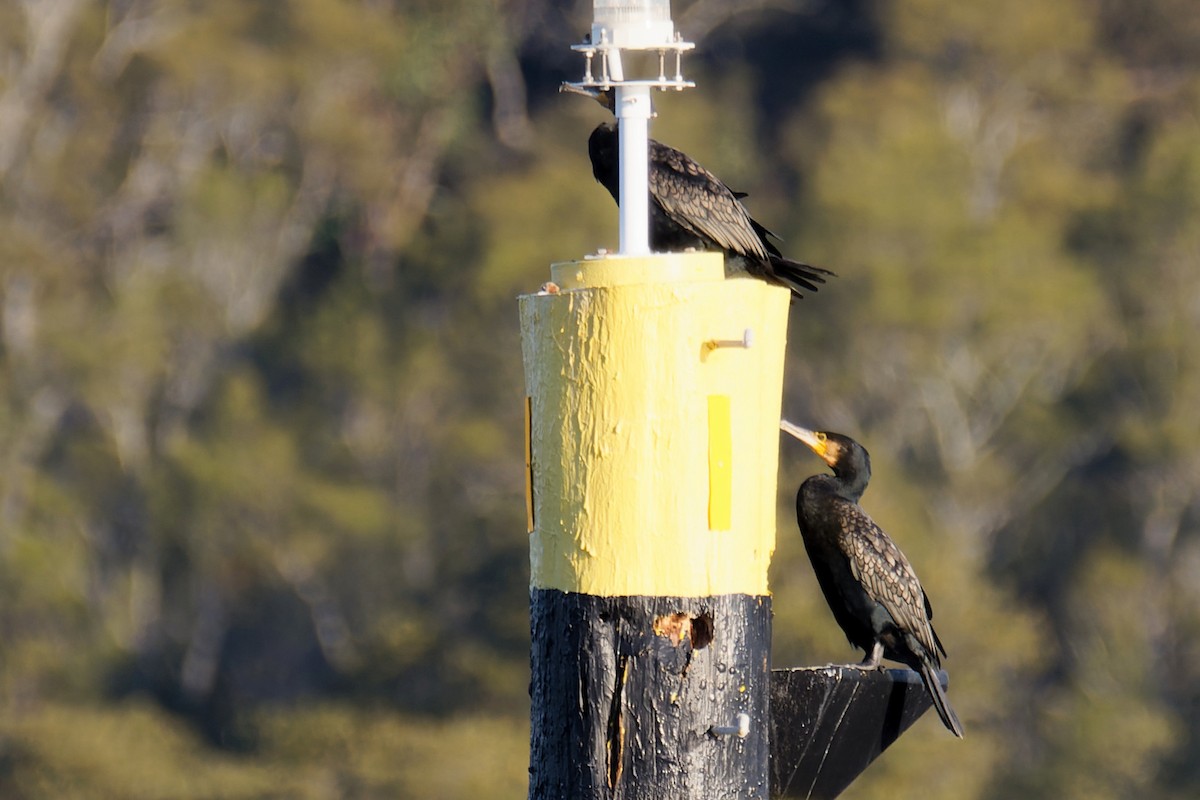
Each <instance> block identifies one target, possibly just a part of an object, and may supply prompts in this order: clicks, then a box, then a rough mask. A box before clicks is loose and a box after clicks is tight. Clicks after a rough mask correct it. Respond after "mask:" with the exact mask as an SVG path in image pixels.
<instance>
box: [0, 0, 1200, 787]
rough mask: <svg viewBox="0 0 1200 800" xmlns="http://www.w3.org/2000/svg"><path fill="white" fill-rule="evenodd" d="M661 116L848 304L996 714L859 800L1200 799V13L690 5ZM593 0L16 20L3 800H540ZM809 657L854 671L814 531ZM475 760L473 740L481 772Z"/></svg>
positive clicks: (876, 773) (604, 227)
mask: <svg viewBox="0 0 1200 800" xmlns="http://www.w3.org/2000/svg"><path fill="white" fill-rule="evenodd" d="M673 7H674V8H673V10H674V16H675V20H676V23H677V27H678V28H679V29H680V30H681V31H682V32H683V33H684V34H685V36H686V37H687V38H689V39H691V40H693V41H696V42H697V43H698V45H699V48H698V51H697V54H696V55H695V56H694V57H692V58H691V59H690V61H689V70H688V72H689V77H692V78H694V79H696V80H697V81H698V83H699V86H700V88H699V89H698V90H695V91H692V92H687V93H684V94H682V95H663V96H659V97H658V98H657V101H658V105H659V111H660V117H659V119H658V120H657V121H656V122H655V126H654V134H655V136H656V137H657V138H660V139H662V140H664V141H667V142H669V143H671V144H673V145H675V146H678V147H681V148H682V149H684V150H686V151H687V152H689V153H690V154H692V155H693V156H694V157H696V158H697V159H699V160H700V161H701V162H702V163H704V164H706V165H707V166H709V167H710V168H711V169H713V170H714V171H716V172H717V173H718V174H720V175H722V176H723V177H725V178H726V179H727V180H728V181H729V182H730V183H731V184H732V185H734V186H737V187H739V188H744V189H748V190H751V191H752V195H751V197H750V199H749V201H748V202H749V203H750V206H751V209H752V211H753V212H754V213H755V215H756V216H757V217H758V218H759V219H761V220H763V221H764V222H766V223H767V224H768V225H769V226H770V227H771V228H773V229H775V230H777V231H778V232H779V233H780V234H781V235H782V236H784V238H785V239H786V243H785V247H784V250H785V252H787V253H789V254H791V255H793V256H794V257H798V258H801V259H804V260H808V261H811V262H813V263H817V264H821V265H824V266H827V267H830V268H832V269H834V270H835V271H837V272H838V273H839V275H840V277H839V278H837V279H836V280H835V281H833V282H832V283H830V284H829V285H828V286H827V287H826V288H825V289H824V290H822V292H821V293H820V294H819V295H817V296H814V297H811V298H808V299H806V300H804V301H803V302H801V303H797V304H794V306H793V311H792V320H791V325H792V329H791V334H790V337H791V341H790V347H789V359H790V360H789V364H788V373H787V374H788V381H787V383H788V388H787V394H786V397H785V409H786V413H787V415H788V416H789V417H791V418H792V419H795V420H796V421H798V422H802V423H805V424H811V425H814V426H818V427H823V428H827V429H833V430H842V431H844V432H847V433H850V434H852V435H854V436H855V437H856V438H858V439H860V440H861V441H862V442H863V443H864V444H865V445H866V446H867V447H868V448H869V449H870V450H871V452H872V455H873V458H874V462H875V469H876V479H875V480H874V482H873V483H872V489H871V490H870V491H869V492H868V494H867V496H866V501H865V502H866V505H867V507H868V509H869V510H871V511H872V512H873V513H874V515H875V516H876V517H877V518H878V519H879V520H880V522H881V523H883V525H884V527H885V528H887V529H888V530H889V531H891V532H892V533H893V535H894V536H895V537H896V538H897V539H898V540H899V541H900V543H901V544H902V546H903V547H904V548H905V550H906V551H907V552H908V553H909V555H910V557H912V559H913V560H914V561H915V563H916V565H917V567H918V570H919V571H920V573H921V574H922V577H923V579H924V581H925V583H926V586H927V588H928V590H929V593H930V595H931V597H932V599H933V602H934V604H935V608H936V610H937V612H938V617H937V622H938V628H939V631H940V632H941V634H942V638H943V639H944V640H945V641H946V642H947V644H948V646H949V649H950V655H951V658H950V660H949V661H948V662H947V666H948V668H949V670H950V672H951V675H952V680H953V683H952V686H953V688H952V696H953V699H954V703H955V705H956V707H957V708H958V710H959V712H960V715H961V716H962V718H963V721H964V723H965V724H966V726H967V732H968V737H967V739H966V740H965V741H964V742H961V743H958V742H954V741H952V740H951V739H950V738H949V737H948V736H947V734H946V733H945V731H944V730H943V729H942V728H941V727H940V725H938V724H937V722H936V720H932V719H930V720H925V721H923V722H922V723H921V724H920V725H918V726H917V728H915V729H914V730H913V731H912V732H910V733H909V734H908V735H906V737H905V738H904V739H902V740H901V741H900V742H899V743H898V744H897V745H896V746H895V748H894V749H893V750H891V751H890V752H889V754H888V755H887V756H885V757H884V758H883V759H882V760H881V761H879V762H877V764H876V765H875V766H873V767H872V769H871V770H869V771H868V772H867V773H866V774H865V775H864V777H863V778H862V779H861V780H860V781H859V782H858V783H857V784H856V785H855V786H853V787H852V788H851V790H850V791H849V792H848V793H847V795H846V796H847V797H851V798H859V799H860V800H863V799H867V798H884V797H908V796H922V797H928V798H933V799H935V800H936V799H938V798H947V799H948V798H956V799H958V800H961V799H962V798H978V799H979V800H1000V799H1002V798H1016V797H1020V798H1034V799H1035V800H1036V799H1037V798H1046V800H1049V799H1050V798H1083V797H1087V798H1128V797H1134V796H1142V797H1155V798H1166V799H1167V800H1171V799H1172V798H1180V799H1182V798H1192V797H1196V796H1197V795H1198V794H1200V413H1198V411H1197V410H1198V409H1200V116H1198V115H1197V111H1196V109H1197V108H1198V107H1200V16H1197V15H1196V14H1195V13H1194V9H1193V8H1192V2H1191V0H1060V1H1059V2H1056V3H1045V2H1034V0H1019V2H1016V3H1001V2H997V1H996V0H984V1H983V2H977V3H962V2H953V1H952V0H843V2H834V0H797V2H788V1H787V0H782V1H781V0H752V1H751V2H747V3H740V4H731V3H721V2H717V0H693V1H692V2H688V1H687V0H676V2H675V3H674V4H673ZM589 20H590V3H581V2H573V3H570V4H561V3H560V4H555V3H550V2H547V1H546V0H510V2H506V3H504V2H498V1H497V0H358V1H357V2H356V1H355V0H289V1H288V2H278V1H277V0H213V1H212V2H207V3H195V2H185V1H184V0H110V1H109V2H84V0H56V2H41V1H40V0H11V2H7V3H4V4H0V52H2V55H3V57H2V58H0V419H2V421H3V424H0V440H2V441H3V446H2V447H0V459H2V460H0V796H3V797H5V798H51V797H53V798H59V797H67V796H69V797H81V798H92V797H95V798H109V797H129V798H200V797H205V798H214V797H222V798H276V797H278V798H283V797H297V798H335V797H413V798H451V797H461V798H492V797H495V798H501V797H503V798H511V797H519V796H523V795H524V792H525V778H526V774H525V770H526V766H527V764H526V758H527V727H528V717H527V714H528V696H527V693H526V689H527V680H528V650H527V648H528V630H527V586H528V566H527V542H526V536H525V532H524V515H523V505H522V501H521V494H522V480H523V479H522V477H521V469H520V459H521V455H520V453H521V451H522V446H521V442H520V438H521V428H522V426H521V419H520V408H521V397H522V395H523V379H522V375H521V369H520V347H519V341H518V334H517V315H516V304H515V300H514V298H515V296H516V295H517V294H519V293H522V292H527V291H532V290H536V288H537V287H538V286H539V285H540V284H541V283H542V281H544V280H545V279H546V278H547V276H548V264H549V262H551V261H555V260H564V259H569V258H574V257H578V256H580V255H582V254H584V253H587V252H591V251H593V250H595V249H596V248H597V247H601V246H612V245H614V244H615V240H616V215H615V212H614V209H613V207H612V203H611V200H610V199H609V198H608V196H607V195H606V193H605V192H604V191H603V189H601V188H600V187H599V186H597V185H595V184H594V182H593V181H592V179H591V175H590V168H589V165H588V163H587V158H586V152H585V150H586V148H585V141H586V137H587V134H588V132H589V131H590V130H591V128H592V127H593V126H594V125H595V124H596V123H597V122H598V121H600V120H601V119H603V112H602V111H601V110H600V109H599V108H597V107H594V106H590V104H586V103H584V102H583V101H580V100H578V99H568V98H563V97H560V96H559V95H557V93H556V89H557V84H558V83H559V82H560V81H561V80H564V79H574V78H575V77H576V76H577V75H578V74H579V72H580V69H581V64H580V62H579V59H578V56H576V55H575V54H573V53H571V52H570V51H569V49H568V45H569V44H571V43H574V42H577V41H579V40H580V39H581V38H582V34H583V33H584V31H585V30H586V28H587V25H588V22H589ZM783 452H784V463H783V465H782V467H781V489H780V515H779V521H780V524H779V534H780V535H779V545H778V550H777V553H776V561H775V565H774V568H773V573H772V581H773V587H774V592H775V609H776V629H775V661H776V664H777V665H791V664H800V663H825V662H828V661H846V660H850V659H852V658H854V657H855V656H856V654H855V653H853V652H852V651H850V649H849V648H848V646H847V645H846V643H845V640H844V638H843V637H842V635H841V633H840V632H839V631H838V630H837V628H836V626H835V625H834V624H833V621H832V619H831V617H830V615H829V613H828V611H827V610H826V608H825V606H824V602H823V600H822V599H821V598H820V595H819V592H818V590H817V588H816V586H815V582H814V580H813V579H812V576H811V571H810V570H809V568H808V565H807V562H806V559H805V556H804V554H803V549H802V546H801V544H800V542H799V536H798V534H797V533H796V531H795V527H794V522H793V519H794V518H793V514H792V510H791V509H792V495H793V492H794V488H795V486H796V485H797V484H798V483H799V481H800V480H802V479H803V477H805V476H806V475H808V474H811V473H813V472H816V471H818V469H817V468H818V462H816V460H815V459H814V458H812V456H811V455H810V454H806V453H804V452H800V448H798V447H792V446H789V445H787V444H786V443H785V444H784V450H783ZM464 756H465V757H464Z"/></svg>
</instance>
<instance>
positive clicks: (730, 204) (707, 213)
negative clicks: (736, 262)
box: [650, 139, 768, 260]
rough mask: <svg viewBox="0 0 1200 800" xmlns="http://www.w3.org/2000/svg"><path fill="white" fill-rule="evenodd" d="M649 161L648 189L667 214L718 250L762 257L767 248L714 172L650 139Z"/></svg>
mask: <svg viewBox="0 0 1200 800" xmlns="http://www.w3.org/2000/svg"><path fill="white" fill-rule="evenodd" d="M650 162H651V168H650V193H651V194H652V195H653V196H654V199H655V200H656V201H657V202H658V204H659V205H660V206H661V207H662V209H663V211H664V212H666V214H667V216H669V217H670V218H671V219H673V220H674V221H675V222H676V223H677V224H679V225H681V226H683V227H684V228H686V229H688V230H690V231H692V232H693V233H696V234H698V235H700V236H703V237H705V238H707V239H711V240H712V241H713V242H715V243H716V245H717V246H718V247H720V248H721V249H722V250H728V251H733V252H735V253H738V254H740V255H743V256H750V257H752V258H758V259H762V260H766V258H767V256H768V251H767V248H766V246H765V245H764V244H763V240H762V239H760V238H759V235H758V233H757V232H756V231H755V228H754V223H753V221H752V220H751V219H750V215H749V214H748V213H747V212H746V208H745V207H744V206H743V205H742V204H741V203H740V202H738V199H737V196H736V195H735V194H734V193H733V191H731V190H730V188H729V187H728V186H726V185H725V184H724V183H722V182H721V181H720V180H719V179H718V178H717V177H716V176H715V175H713V174H712V173H711V172H709V171H708V170H706V169H705V168H704V167H702V166H700V165H699V164H697V163H696V162H695V161H693V160H692V159H691V158H689V157H688V156H687V155H685V154H683V153H681V152H680V151H678V150H676V149H675V148H673V147H668V146H666V145H665V144H662V143H660V142H656V141H654V140H653V139H651V140H650ZM764 230H765V229H764Z"/></svg>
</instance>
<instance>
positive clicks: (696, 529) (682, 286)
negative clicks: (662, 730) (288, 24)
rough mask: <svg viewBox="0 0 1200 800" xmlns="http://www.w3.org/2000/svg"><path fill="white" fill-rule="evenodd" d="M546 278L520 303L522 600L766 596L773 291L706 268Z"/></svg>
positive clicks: (572, 266) (781, 315) (773, 435)
mask: <svg viewBox="0 0 1200 800" xmlns="http://www.w3.org/2000/svg"><path fill="white" fill-rule="evenodd" d="M551 276H552V279H553V280H554V282H555V283H556V284H557V285H558V286H559V287H560V291H559V292H558V293H556V294H548V293H539V294H536V295H525V296H522V297H521V298H520V311H521V332H522V349H523V353H524V360H525V381H526V393H527V395H528V396H529V425H530V433H529V443H530V449H529V454H530V458H529V461H530V475H531V478H532V496H533V497H532V519H533V531H532V533H531V534H530V535H531V540H530V559H531V567H532V584H533V587H534V588H536V589H559V590H562V591H569V592H584V593H587V594H592V595H602V596H619V595H658V596H682V597H705V596H712V595H719V594H732V593H743V594H751V595H765V594H767V593H768V588H767V568H768V566H769V564H770V559H771V554H772V551H773V550H774V547H775V507H776V506H775V503H776V483H775V481H776V470H777V465H778V453H779V418H780V402H781V396H782V390H783V355H784V345H785V342H786V339H787V312H788V303H789V293H788V291H787V290H786V289H782V288H779V287H776V286H771V285H768V284H766V283H764V282H762V281H760V280H757V279H753V278H731V279H726V278H725V277H724V267H723V260H722V257H721V255H720V254H714V253H686V254H684V253H679V254H666V255H654V256H647V257H639V258H630V257H623V256H609V257H604V258H595V259H586V260H584V261H575V262H568V263H563V264H555V265H553V266H552V268H551ZM747 329H749V330H750V331H751V332H752V342H751V346H750V347H749V348H745V347H741V346H738V345H739V344H740V342H741V341H742V340H743V337H744V333H745V331H746V330H747ZM714 343H716V345H715V346H714Z"/></svg>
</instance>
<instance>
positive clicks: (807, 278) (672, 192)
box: [563, 84, 833, 297]
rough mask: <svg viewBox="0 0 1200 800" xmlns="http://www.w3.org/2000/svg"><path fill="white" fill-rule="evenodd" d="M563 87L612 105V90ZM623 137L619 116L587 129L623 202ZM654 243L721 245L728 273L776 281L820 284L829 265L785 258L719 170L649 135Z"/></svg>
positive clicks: (608, 182)
mask: <svg viewBox="0 0 1200 800" xmlns="http://www.w3.org/2000/svg"><path fill="white" fill-rule="evenodd" d="M563 88H564V89H565V90H568V91H574V92H576V93H579V94H584V95H587V96H589V97H591V98H592V99H594V100H596V101H597V102H599V103H600V104H601V105H602V106H604V107H605V108H607V109H608V110H609V111H612V110H613V93H612V91H611V90H606V91H599V92H593V91H588V90H585V89H580V88H578V87H574V86H571V85H570V84H564V85H563ZM619 152H620V144H619V137H618V136H617V125H616V124H615V123H603V124H601V125H600V126H599V127H597V128H596V129H595V130H594V131H592V135H591V136H590V137H588V156H589V157H590V158H591V161H592V174H593V175H594V176H595V177H596V180H597V181H599V182H600V183H601V184H602V185H603V186H604V188H605V189H608V193H609V194H611V195H612V197H613V200H616V201H617V203H620V202H621V199H620V198H621V195H620V157H619ZM649 161H650V175H649V182H650V246H651V247H652V248H653V249H654V250H656V251H658V252H678V251H682V250H687V249H689V248H692V249H696V250H713V251H721V252H723V253H724V254H725V270H726V273H727V274H733V273H738V272H747V273H749V274H751V275H754V276H756V277H759V278H762V279H764V280H766V281H768V282H770V283H774V284H778V285H780V286H785V287H787V288H788V289H791V291H792V294H793V295H794V296H796V297H803V296H804V295H803V294H802V291H809V292H815V291H817V284H819V283H824V282H825V277H824V276H826V275H830V276H831V275H833V273H832V272H830V271H829V270H827V269H822V268H821V267H813V266H809V265H808V264H801V263H800V262H798V261H792V260H791V259H787V258H784V257H783V255H782V254H781V253H780V252H779V248H778V247H776V246H775V243H774V242H772V241H771V238H772V237H774V238H778V237H775V234H773V233H771V232H770V231H769V230H767V229H766V228H765V227H763V226H762V225H761V224H759V223H758V222H757V221H756V220H754V219H752V218H751V217H750V214H749V212H747V211H746V207H745V206H743V205H742V203H741V198H743V197H745V196H746V193H745V192H735V191H733V190H732V189H730V188H729V187H728V186H726V185H725V184H724V183H723V182H722V181H721V180H720V179H719V178H717V176H715V175H713V174H712V173H711V172H709V171H708V170H706V169H705V168H704V167H702V166H700V165H699V164H697V163H696V162H695V161H693V160H692V159H691V158H689V157H688V156H687V154H685V153H682V152H680V151H679V150H676V149H675V148H673V147H668V146H667V145H665V144H662V143H661V142H657V141H655V140H654V139H651V140H650V154H649Z"/></svg>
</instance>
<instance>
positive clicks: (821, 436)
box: [817, 433, 828, 444]
mask: <svg viewBox="0 0 1200 800" xmlns="http://www.w3.org/2000/svg"><path fill="white" fill-rule="evenodd" d="M827 438H828V437H827V436H825V434H824V433H818V434H817V441H818V442H820V443H821V444H824V443H825V439H827Z"/></svg>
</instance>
